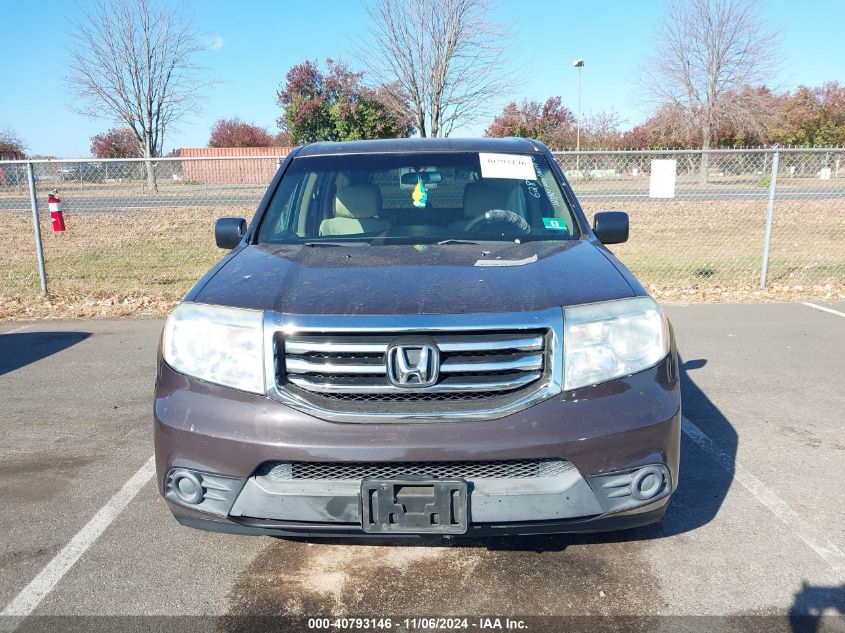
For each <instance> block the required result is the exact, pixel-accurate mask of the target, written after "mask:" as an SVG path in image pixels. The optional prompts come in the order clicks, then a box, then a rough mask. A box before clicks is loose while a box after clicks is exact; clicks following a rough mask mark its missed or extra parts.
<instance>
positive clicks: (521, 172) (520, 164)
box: [478, 152, 537, 180]
mask: <svg viewBox="0 0 845 633" xmlns="http://www.w3.org/2000/svg"><path fill="white" fill-rule="evenodd" d="M478 160H479V161H480V162H481V177H482V178H513V179H514V180H537V173H536V172H535V171H534V164H533V163H532V162H531V157H530V156H521V155H519V154H486V153H483V152H482V153H479V154H478Z"/></svg>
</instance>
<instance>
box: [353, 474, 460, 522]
mask: <svg viewBox="0 0 845 633" xmlns="http://www.w3.org/2000/svg"><path fill="white" fill-rule="evenodd" d="M467 506H468V503H467V482H466V481H465V480H463V479H437V480H432V479H425V478H424V477H420V478H416V477H405V478H401V479H376V478H370V477H367V478H365V479H364V480H363V481H362V482H361V510H362V512H361V519H362V527H363V530H364V532H367V533H389V534H464V533H466V531H467Z"/></svg>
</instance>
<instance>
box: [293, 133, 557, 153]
mask: <svg viewBox="0 0 845 633" xmlns="http://www.w3.org/2000/svg"><path fill="white" fill-rule="evenodd" d="M544 149H545V146H544V145H543V144H542V143H540V142H539V141H535V140H533V139H528V138H515V137H508V138H392V139H382V140H373V141H345V142H342V143H335V142H328V141H324V142H320V143H311V144H310V145H305V146H303V147H302V148H301V149H300V150H299V152H298V153H297V156H327V155H336V154H384V153H393V152H395V153H405V154H407V153H415V152H499V153H505V154H507V153H521V154H524V153H542V152H543V150H544Z"/></svg>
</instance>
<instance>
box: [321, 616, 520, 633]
mask: <svg viewBox="0 0 845 633" xmlns="http://www.w3.org/2000/svg"><path fill="white" fill-rule="evenodd" d="M307 626H308V628H309V629H312V630H335V631H337V630H340V631H347V630H358V631H367V630H390V629H394V628H395V629H404V630H408V631H413V630H425V631H432V630H435V631H461V630H470V629H476V630H480V631H525V630H527V629H528V625H527V623H526V622H525V621H524V620H520V619H512V618H496V617H478V618H473V619H470V618H437V617H431V618H425V617H422V618H308V621H307Z"/></svg>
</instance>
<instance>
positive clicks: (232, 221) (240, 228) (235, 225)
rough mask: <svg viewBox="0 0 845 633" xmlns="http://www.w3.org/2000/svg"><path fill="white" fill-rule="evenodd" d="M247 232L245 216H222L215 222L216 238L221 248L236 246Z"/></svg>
mask: <svg viewBox="0 0 845 633" xmlns="http://www.w3.org/2000/svg"><path fill="white" fill-rule="evenodd" d="M244 234H246V220H244V219H243V218H220V219H219V220H217V222H216V223H215V224H214V240H215V241H216V242H217V246H218V247H220V248H228V249H232V248H235V247H236V246H237V245H238V244H240V243H241V240H242V239H243V236H244Z"/></svg>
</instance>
